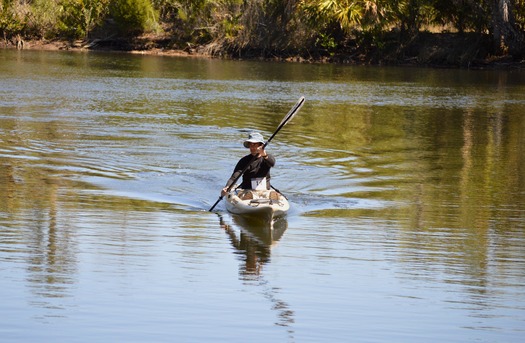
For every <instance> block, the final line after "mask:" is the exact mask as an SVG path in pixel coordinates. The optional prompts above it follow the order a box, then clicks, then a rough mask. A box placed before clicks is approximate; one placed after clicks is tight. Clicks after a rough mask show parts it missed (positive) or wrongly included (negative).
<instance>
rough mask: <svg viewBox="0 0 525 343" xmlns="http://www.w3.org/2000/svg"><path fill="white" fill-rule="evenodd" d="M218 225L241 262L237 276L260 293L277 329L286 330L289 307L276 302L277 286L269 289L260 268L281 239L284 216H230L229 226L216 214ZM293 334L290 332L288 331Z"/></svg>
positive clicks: (291, 318) (285, 223)
mask: <svg viewBox="0 0 525 343" xmlns="http://www.w3.org/2000/svg"><path fill="white" fill-rule="evenodd" d="M218 216H219V224H220V227H221V228H222V229H224V231H225V232H226V234H227V235H228V237H229V239H230V242H231V244H232V246H233V247H234V249H235V253H236V254H237V256H238V257H239V259H240V260H241V261H242V263H241V265H240V268H239V277H240V279H241V280H243V281H244V282H245V283H246V284H253V285H255V286H257V287H259V288H260V289H261V290H262V291H261V292H262V294H263V295H264V297H265V298H266V299H268V300H269V301H270V302H271V304H272V310H274V311H276V312H277V316H278V320H277V322H276V323H275V325H277V326H284V327H289V326H291V325H292V324H293V323H294V322H295V320H294V316H295V312H294V311H293V310H291V309H290V305H289V304H288V303H287V302H285V301H283V300H281V299H279V292H280V288H279V287H273V286H271V285H270V282H269V281H267V280H265V279H264V273H263V272H262V270H263V267H264V266H265V265H266V264H268V263H269V262H270V255H271V250H272V248H273V247H274V246H275V245H276V244H277V242H278V241H279V240H280V239H281V238H282V237H283V235H284V232H285V231H286V229H287V228H288V221H287V220H286V217H279V218H274V219H273V220H272V221H270V222H268V221H263V220H260V219H259V218H253V217H246V216H239V215H231V219H232V223H230V224H229V223H227V222H226V220H225V219H224V217H223V216H222V215H219V214H218ZM288 333H289V334H290V335H293V331H292V330H291V329H289V330H288Z"/></svg>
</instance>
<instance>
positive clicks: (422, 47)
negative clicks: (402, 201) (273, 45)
mask: <svg viewBox="0 0 525 343" xmlns="http://www.w3.org/2000/svg"><path fill="white" fill-rule="evenodd" d="M385 46H386V48H383V49H381V50H379V49H377V48H375V47H365V48H361V47H357V46H355V47H352V46H347V47H345V48H344V49H342V50H340V51H333V52H331V53H326V54H308V55H306V56H305V55H304V54H302V55H300V54H290V53H282V54H278V53H272V55H271V56H263V55H262V54H261V53H258V52H257V51H251V52H245V53H244V54H242V55H239V56H241V57H239V56H237V57H234V58H232V59H263V60H275V61H293V62H303V63H338V64H354V65H398V66H424V67H433V68H466V69H513V68H525V59H513V58H512V57H511V56H506V55H502V56H495V55H491V49H490V43H489V39H488V38H487V37H480V36H477V35H470V36H469V35H457V34H431V33H421V34H419V35H418V36H417V38H416V39H413V40H411V41H410V42H406V43H403V44H400V43H399V42H398V41H397V40H395V39H392V40H391V41H387V42H386V44H385ZM0 47H4V48H13V49H15V48H17V46H16V44H12V43H7V44H6V43H5V42H2V43H0ZM23 49H30V50H69V51H119V52H126V53H133V54H143V55H160V56H183V57H200V58H217V56H214V55H211V54H210V53H209V52H208V51H210V50H209V49H207V47H205V46H191V45H188V46H186V47H185V48H184V49H180V48H176V47H174V46H173V44H172V43H171V41H170V40H169V39H167V38H165V37H151V36H150V37H140V38H137V39H133V40H125V39H118V38H112V39H106V40H101V39H98V40H93V41H88V42H86V41H80V40H79V41H58V40H57V41H45V40H38V41H24V44H23ZM225 55H226V54H225Z"/></svg>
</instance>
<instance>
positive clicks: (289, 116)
mask: <svg viewBox="0 0 525 343" xmlns="http://www.w3.org/2000/svg"><path fill="white" fill-rule="evenodd" d="M303 104H304V96H302V97H300V98H299V100H298V101H297V103H296V104H295V105H294V106H293V107H292V109H291V110H290V111H289V112H288V113H287V114H286V116H285V117H284V118H283V120H282V121H281V123H280V124H279V126H277V130H275V132H274V133H273V134H272V135H271V136H270V138H269V139H268V140H267V141H266V143H264V145H263V148H262V150H264V148H266V146H267V145H268V143H270V141H271V140H272V139H273V137H275V135H276V134H277V133H278V132H279V131H280V130H281V129H282V128H283V127H284V126H285V125H286V124H288V123H289V122H290V120H292V118H293V117H294V116H295V115H296V114H297V112H299V109H301V107H302V106H303ZM256 158H257V155H255V156H253V157H252V160H251V161H250V163H248V164H247V165H246V167H244V169H243V170H242V171H241V173H240V174H239V175H237V177H236V178H235V180H233V182H232V183H231V185H230V186H228V188H227V189H226V192H228V193H229V192H230V191H231V189H232V188H233V186H234V185H235V183H236V182H237V180H239V178H240V177H241V176H242V175H243V174H244V173H245V172H246V170H248V167H249V166H250V165H251V164H252V162H253V161H255V159H256ZM222 198H224V196H223V195H221V196H220V197H219V199H217V201H216V202H215V204H213V206H212V207H211V208H210V209H209V211H210V212H211V211H213V209H214V208H215V206H217V204H218V203H219V202H220V201H221V200H222Z"/></svg>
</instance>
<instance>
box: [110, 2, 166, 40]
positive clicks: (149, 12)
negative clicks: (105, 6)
mask: <svg viewBox="0 0 525 343" xmlns="http://www.w3.org/2000/svg"><path fill="white" fill-rule="evenodd" d="M110 16H111V17H112V18H113V20H115V23H116V24H117V26H118V28H119V29H120V31H121V33H123V34H126V35H136V34H140V33H143V32H147V31H156V30H157V29H158V14H157V12H156V11H155V9H154V8H153V5H152V4H151V1H150V0H115V1H112V3H111V5H110Z"/></svg>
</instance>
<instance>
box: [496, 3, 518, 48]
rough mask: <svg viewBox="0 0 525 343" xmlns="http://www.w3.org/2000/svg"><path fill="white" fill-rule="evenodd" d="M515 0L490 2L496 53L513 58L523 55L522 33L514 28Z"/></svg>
mask: <svg viewBox="0 0 525 343" xmlns="http://www.w3.org/2000/svg"><path fill="white" fill-rule="evenodd" d="M514 2H515V0H493V1H492V31H493V32H492V35H493V40H494V47H495V49H496V51H497V52H500V53H508V54H510V55H511V56H513V57H515V58H521V57H522V56H524V55H525V39H524V37H523V33H522V32H520V31H519V30H518V29H517V28H516V21H515V17H514V11H515V7H514Z"/></svg>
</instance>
